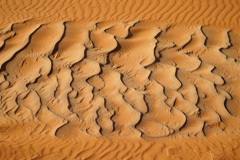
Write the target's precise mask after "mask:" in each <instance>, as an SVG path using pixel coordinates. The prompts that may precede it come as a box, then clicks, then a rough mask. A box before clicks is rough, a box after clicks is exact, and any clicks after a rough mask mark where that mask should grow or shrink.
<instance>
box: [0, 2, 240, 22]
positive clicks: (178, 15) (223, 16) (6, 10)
mask: <svg viewBox="0 0 240 160" xmlns="http://www.w3.org/2000/svg"><path fill="white" fill-rule="evenodd" d="M239 5H240V2H239V1H238V0H228V1H226V0H214V1H209V0H197V1H196V0H151V1H150V0H88V1H85V0H58V1H47V0H31V1H26V0H2V1H1V2H0V19H1V21H0V25H1V27H5V26H7V25H11V23H16V22H22V21H26V20H30V19H35V20H39V21H40V23H42V22H43V21H45V22H52V21H54V22H58V21H70V20H82V21H90V22H92V21H95V22H96V21H98V22H99V21H106V20H107V21H135V20H152V21H158V22H159V21H160V22H164V23H170V24H176V23H177V24H179V23H183V24H188V25H190V24H194V25H197V24H200V25H215V26H225V27H228V26H231V27H239V25H240V24H239V22H240V12H239V11H240V8H239Z"/></svg>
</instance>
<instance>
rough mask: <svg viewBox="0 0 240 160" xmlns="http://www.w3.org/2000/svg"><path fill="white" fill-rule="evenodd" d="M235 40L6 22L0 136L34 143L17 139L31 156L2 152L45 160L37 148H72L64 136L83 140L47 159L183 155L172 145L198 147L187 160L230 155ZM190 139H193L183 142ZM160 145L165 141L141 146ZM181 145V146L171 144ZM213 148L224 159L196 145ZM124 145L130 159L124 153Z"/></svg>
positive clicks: (224, 34)
mask: <svg viewBox="0 0 240 160" xmlns="http://www.w3.org/2000/svg"><path fill="white" fill-rule="evenodd" d="M239 35H240V34H239V30H237V29H231V30H230V29H227V28H216V27H211V26H208V27H207V26H200V25H195V26H187V25H185V26H181V25H164V24H162V25H159V24H154V23H149V21H132V22H108V21H106V22H99V23H89V22H85V23H83V22H81V21H68V22H64V23H61V22H56V23H55V22H53V23H46V24H39V23H36V21H26V22H22V23H15V24H12V25H11V27H9V29H6V30H2V32H1V35H0V38H1V41H0V67H1V70H0V71H1V72H0V89H1V90H0V95H1V96H0V99H1V103H0V105H1V107H0V108H1V110H0V118H1V122H2V124H1V132H0V136H1V139H2V140H4V141H5V142H8V141H10V140H9V139H11V137H18V138H22V139H27V138H26V137H29V136H31V137H33V139H32V141H30V140H26V142H28V143H30V144H32V146H33V148H32V149H30V150H31V151H29V152H30V153H32V155H28V154H27V153H25V152H23V153H20V152H19V151H18V144H14V143H13V144H11V145H9V146H8V145H6V143H3V144H2V146H3V148H8V147H9V149H10V148H13V150H16V151H15V153H16V154H17V155H18V156H24V157H30V158H43V159H44V158H53V157H51V156H53V155H52V153H51V149H50V151H46V150H47V149H44V148H41V147H40V148H41V149H37V146H43V145H44V143H47V140H46V139H50V140H53V139H55V137H58V138H62V139H63V140H61V139H58V138H56V140H54V143H55V142H56V144H57V143H59V144H61V145H62V146H67V145H70V144H72V145H76V148H78V147H77V143H78V142H72V139H71V138H75V139H79V138H80V139H84V137H87V138H89V137H90V140H89V144H87V142H86V144H85V145H84V146H85V147H80V148H78V149H79V151H77V150H76V148H75V149H73V150H72V151H71V150H69V149H67V148H61V147H59V148H56V152H59V150H65V149H66V150H65V151H64V152H63V153H61V154H62V156H66V157H72V158H73V159H81V158H82V159H86V158H89V159H106V157H107V158H109V159H111V158H110V157H111V156H117V157H118V158H119V159H128V158H133V159H138V158H139V157H141V158H142V159H144V158H143V157H145V156H146V157H151V156H153V157H152V158H154V157H155V158H156V157H157V156H158V152H156V150H162V153H163V155H161V157H164V156H167V157H168V158H172V159H174V155H177V156H178V157H179V156H180V157H185V156H186V155H181V154H180V152H179V153H177V152H176V151H177V150H181V147H183V148H182V150H185V149H186V148H188V147H189V146H192V145H193V144H195V143H200V142H199V141H201V140H202V141H203V143H201V144H202V147H203V148H201V147H200V148H195V147H194V146H192V148H195V152H194V153H192V154H193V157H194V156H201V157H208V158H209V156H210V157H211V156H212V155H211V154H210V151H211V152H215V157H218V158H233V157H235V156H236V154H237V150H238V149H239V147H238V144H239V138H236V139H234V137H235V136H236V135H239V129H240V121H239V120H240V119H239V116H240V109H239V107H238V105H239V98H240V97H239V96H240V94H239V88H240V84H239V76H240V75H239V74H238V73H239V70H240V65H239V60H240V59H239ZM226 66H227V67H226ZM19 132H21V135H19ZM228 135H231V136H232V138H229V137H227V136H228ZM42 136H45V137H46V139H44V138H43V137H42ZM214 136H222V137H224V136H226V137H227V138H226V142H223V141H221V140H220V138H219V137H218V138H217V139H214V138H213V137H214ZM34 137H40V138H39V139H34ZM189 137H194V138H195V137H198V138H199V139H198V140H196V141H195V142H194V143H190V144H189V145H188V143H187V142H186V141H188V139H187V138H189ZM65 138H68V139H70V142H67V141H64V139H65ZM91 138H92V140H91ZM95 138H96V139H95ZM116 138H117V139H118V138H132V139H130V140H127V139H126V141H123V142H119V140H116ZM160 138H161V140H164V143H161V144H160V143H155V142H154V141H146V140H156V141H158V140H159V139H160ZM181 138H182V141H184V142H183V143H186V146H187V147H186V146H185V147H184V146H178V145H176V144H175V143H178V142H179V141H181ZM185 138H186V139H185ZM14 139H17V138H14ZM133 139H136V141H135V142H133ZM166 139H168V140H169V139H170V140H171V142H169V143H168V142H167V140H166ZM210 139H211V140H210ZM233 139H234V141H235V143H236V144H235V143H234V144H233V143H232V141H233ZM165 141H166V142H165ZM136 142H138V143H139V145H135V144H134V143H136ZM215 142H216V143H218V144H217V146H216V147H217V149H218V151H224V150H225V149H224V148H221V146H222V145H229V144H228V143H230V144H232V145H233V146H231V151H229V152H228V155H227V157H226V156H225V157H224V155H221V154H219V153H217V152H216V151H214V150H213V151H212V148H210V149H206V148H204V146H205V147H206V145H208V144H210V145H213V144H212V143H214V144H215ZM79 143H85V142H79ZM127 143H132V146H133V148H135V150H136V151H137V150H138V152H136V153H132V154H130V152H133V151H130V148H128V149H126V146H128V145H127ZM165 143H166V144H165ZM89 145H90V146H89ZM109 145H111V146H112V147H108V146H109ZM159 145H162V146H159ZM23 146H24V145H23ZM51 147H52V148H54V146H53V145H51ZM51 147H50V148H51ZM103 147H105V148H107V149H106V150H104V149H102V153H101V154H100V152H99V154H96V155H92V154H91V153H92V152H96V151H99V149H100V148H103ZM179 147H180V148H179ZM25 148H26V147H25ZM156 148H157V149H156ZM190 148H191V147H190ZM26 149H28V148H26ZM6 150H7V149H6ZM28 150H29V149H28ZM36 150H37V151H36ZM40 150H41V151H40ZM149 150H152V151H149ZM148 151H149V153H147V152H148ZM1 152H4V151H2V150H1ZM125 152H126V153H125ZM205 152H206V153H205ZM6 153H7V154H11V153H8V152H7V151H6ZM165 154H166V155H165ZM4 155H5V154H3V156H4ZM130 155H131V156H130ZM3 156H2V157H3ZM7 156H8V155H6V157H7ZM105 156H106V157H105ZM129 156H130V157H129ZM159 156H160V155H159ZM228 156H229V157H228ZM83 157H85V158H83ZM146 157H145V158H146ZM167 157H165V158H167ZM175 158H176V157H175ZM185 158H186V157H185ZM187 158H189V157H187ZM156 159H159V157H158V158H156ZM189 159H190V158H189Z"/></svg>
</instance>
